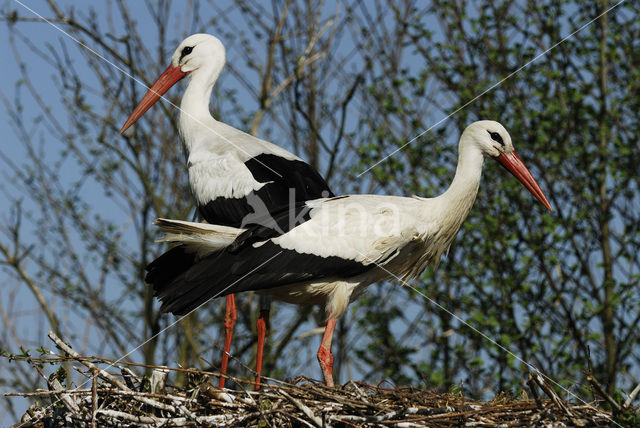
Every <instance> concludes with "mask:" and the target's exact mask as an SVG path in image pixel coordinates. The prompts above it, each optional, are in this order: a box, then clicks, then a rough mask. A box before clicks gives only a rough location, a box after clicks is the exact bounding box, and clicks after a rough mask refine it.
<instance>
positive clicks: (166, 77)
mask: <svg viewBox="0 0 640 428" xmlns="http://www.w3.org/2000/svg"><path fill="white" fill-rule="evenodd" d="M186 75H187V73H185V72H184V71H182V70H180V67H174V66H173V65H170V66H169V67H167V69H166V70H165V71H164V73H162V74H161V75H160V77H158V80H156V81H155V83H154V84H153V85H151V88H149V91H147V93H146V94H145V96H144V97H142V99H141V100H140V102H139V103H138V105H137V106H136V108H135V109H133V113H131V115H130V116H129V118H128V119H127V121H126V122H125V123H124V125H123V126H122V129H120V133H121V134H122V133H123V132H124V131H126V130H127V129H128V128H129V127H130V126H131V125H133V124H134V123H135V122H136V120H138V119H140V117H142V115H143V114H145V112H146V111H147V110H149V107H151V106H152V105H153V104H154V103H155V102H156V101H158V100H159V99H160V97H162V95H163V94H164V93H165V92H167V91H168V90H169V88H170V87H172V86H173V85H175V83H176V82H177V81H178V80H180V79H182V78H183V77H184V76H186Z"/></svg>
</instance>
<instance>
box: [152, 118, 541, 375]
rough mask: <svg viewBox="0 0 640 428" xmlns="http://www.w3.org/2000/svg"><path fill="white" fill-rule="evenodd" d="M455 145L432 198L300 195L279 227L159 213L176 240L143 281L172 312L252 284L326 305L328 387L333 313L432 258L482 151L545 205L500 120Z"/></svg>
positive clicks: (474, 178) (477, 127) (472, 191)
mask: <svg viewBox="0 0 640 428" xmlns="http://www.w3.org/2000/svg"><path fill="white" fill-rule="evenodd" d="M458 150H459V155H458V166H457V169H456V173H455V176H454V179H453V182H452V183H451V185H450V186H449V189H448V190H447V191H446V192H444V193H443V194H441V195H440V196H438V197H435V198H421V197H417V196H414V197H410V198H409V197H398V196H380V195H348V196H339V197H332V198H322V199H317V200H312V201H307V202H305V203H303V204H301V206H300V207H299V212H300V213H301V215H302V216H303V219H304V220H306V221H303V222H302V223H301V224H299V225H297V226H295V227H294V228H292V229H291V230H289V231H287V232H285V233H275V232H273V230H268V231H265V230H264V227H261V226H251V227H247V228H242V229H234V228H228V227H223V226H218V225H199V224H196V223H186V222H180V223H178V222H175V221H172V220H164V219H160V220H158V221H157V224H158V225H159V226H160V228H161V229H162V230H163V231H164V232H165V234H166V235H165V238H164V239H165V240H167V241H170V242H173V243H176V244H178V245H177V246H176V247H174V248H172V249H171V250H169V251H167V252H166V253H164V254H163V255H161V256H160V257H159V258H157V259H156V260H155V261H153V262H152V263H150V264H149V265H148V266H147V276H146V281H147V282H148V283H149V284H151V285H152V286H153V289H154V291H155V295H156V296H157V297H158V298H159V299H160V300H161V301H162V308H163V310H166V311H169V312H173V313H176V314H183V313H186V312H189V311H190V310H191V309H193V308H195V307H197V306H199V305H201V304H202V303H203V302H205V301H207V300H208V299H211V298H214V297H219V296H224V295H225V294H228V293H237V292H242V291H249V290H255V291H258V292H260V293H264V294H267V295H271V296H273V297H274V298H276V299H279V300H283V301H285V302H290V303H297V304H301V305H307V304H320V305H324V307H325V311H326V314H327V325H326V329H325V332H324V336H323V337H322V341H321V344H320V349H319V350H318V360H319V362H320V367H321V369H322V373H323V375H324V379H325V381H326V384H327V385H329V386H332V385H333V373H332V367H333V356H332V355H331V341H332V337H333V331H334V328H335V326H336V321H337V319H338V318H340V317H341V316H342V315H343V314H344V313H345V312H346V310H347V305H348V304H349V303H350V302H351V301H353V300H354V299H355V298H356V297H357V296H358V295H359V294H361V293H362V291H363V290H364V289H365V288H366V286H368V285H369V284H371V283H373V282H377V281H381V280H385V279H392V278H395V279H399V280H401V281H405V280H409V279H411V278H414V277H416V276H417V275H419V274H420V273H421V272H422V271H423V270H424V269H425V268H426V267H427V265H428V264H429V263H432V264H437V263H438V262H439V260H440V257H441V255H442V254H443V253H444V252H445V251H446V249H447V248H448V247H449V245H450V244H451V242H452V240H453V238H454V237H455V235H456V233H457V232H458V229H460V226H461V225H462V222H463V221H464V219H465V218H466V217H467V215H468V213H469V211H470V210H471V207H472V205H473V202H474V200H475V198H476V194H477V192H478V186H479V184H480V176H481V173H482V166H483V163H484V159H485V158H487V157H488V158H491V159H495V160H497V161H498V162H499V163H501V164H502V165H503V166H504V167H505V168H506V169H507V170H508V171H510V172H511V173H512V174H513V175H514V176H515V177H517V178H518V180H520V181H521V182H522V183H523V184H524V186H525V187H526V188H527V189H528V190H529V191H530V192H531V193H532V194H533V195H534V196H535V197H536V198H537V199H538V200H539V201H540V202H541V203H542V204H543V205H544V206H545V207H546V208H547V209H549V210H551V205H550V204H549V202H548V200H547V198H546V197H545V195H544V193H543V192H542V190H541V189H540V186H539V185H538V183H537V182H536V181H535V179H534V178H533V177H532V175H531V173H530V172H529V170H528V169H527V168H526V167H525V165H524V164H523V163H522V161H521V160H520V158H519V157H518V156H517V155H516V153H515V152H514V150H513V145H512V143H511V137H510V136H509V134H508V133H507V131H506V130H505V128H504V127H503V126H502V125H500V124H499V123H497V122H493V121H487V120H483V121H479V122H475V123H473V124H471V125H470V126H468V127H467V128H466V129H465V130H464V132H463V133H462V136H461V137H460V143H459V148H458ZM283 215H288V213H286V212H285V213H284V214H283Z"/></svg>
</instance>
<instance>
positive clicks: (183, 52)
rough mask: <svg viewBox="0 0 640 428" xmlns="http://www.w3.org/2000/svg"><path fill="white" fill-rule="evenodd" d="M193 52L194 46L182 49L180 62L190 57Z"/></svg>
mask: <svg viewBox="0 0 640 428" xmlns="http://www.w3.org/2000/svg"><path fill="white" fill-rule="evenodd" d="M192 50H193V46H185V47H184V49H182V52H180V61H182V58H184V57H185V56H187V55H189V54H190V53H191V51H192Z"/></svg>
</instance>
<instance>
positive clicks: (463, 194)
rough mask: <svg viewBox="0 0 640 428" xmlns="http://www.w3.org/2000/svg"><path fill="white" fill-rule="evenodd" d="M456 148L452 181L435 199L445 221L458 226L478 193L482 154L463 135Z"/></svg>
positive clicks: (482, 160) (482, 161) (482, 162)
mask: <svg viewBox="0 0 640 428" xmlns="http://www.w3.org/2000/svg"><path fill="white" fill-rule="evenodd" d="M458 150H459V152H458V167H457V168H456V174H455V176H454V178H453V181H452V182H451V185H450V186H449V188H448V189H447V191H446V192H444V193H443V194H442V195H440V196H438V197H437V198H436V199H438V200H439V202H441V207H442V211H441V212H442V214H443V215H444V216H446V218H447V221H448V222H451V223H453V224H457V225H458V227H459V225H461V224H462V222H463V221H464V219H465V218H466V217H467V215H468V214H469V211H471V207H472V206H473V203H474V201H475V199H476V195H477V194H478V186H479V185H480V176H481V175H482V165H483V164H484V156H483V155H482V152H481V151H480V149H479V148H478V147H477V146H476V145H475V144H474V143H473V141H471V140H470V139H469V140H467V139H465V136H464V135H463V137H462V138H461V139H460V145H459V149H458Z"/></svg>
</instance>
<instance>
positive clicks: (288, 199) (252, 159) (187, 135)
mask: <svg viewBox="0 0 640 428" xmlns="http://www.w3.org/2000/svg"><path fill="white" fill-rule="evenodd" d="M224 64H225V49H224V46H223V45H222V43H221V42H220V40H218V39H217V38H215V37H213V36H210V35H208V34H194V35H192V36H190V37H188V38H186V39H185V40H184V41H183V42H182V43H180V46H178V48H177V49H176V51H175V52H174V54H173V56H172V58H171V65H169V67H168V68H167V69H166V70H165V72H164V73H162V75H161V76H160V77H159V78H158V79H157V80H156V82H155V83H154V84H153V85H152V87H151V88H150V89H149V91H148V92H147V94H146V95H145V96H144V97H143V99H142V100H141V101H140V103H138V105H137V106H136V108H135V109H134V111H133V112H132V113H131V115H130V116H129V118H128V119H127V121H126V122H125V124H124V126H123V127H122V129H121V130H120V132H121V133H123V132H125V131H126V130H127V129H128V128H129V127H130V126H131V125H132V124H133V123H135V122H136V121H137V120H138V119H139V118H140V117H141V116H142V115H143V114H144V113H145V112H146V111H147V110H148V109H149V108H150V107H151V106H152V105H153V104H154V103H155V102H156V101H157V100H158V99H159V98H160V97H161V96H162V94H164V93H165V92H166V91H167V90H168V89H169V88H170V87H171V86H173V85H174V84H175V83H176V82H177V81H179V80H180V79H182V78H184V77H188V78H190V82H189V85H188V86H187V89H186V91H185V93H184V96H183V97H182V101H181V103H180V119H179V131H180V134H181V137H182V143H183V147H184V151H185V153H186V156H187V170H188V174H189V184H190V188H191V192H192V194H193V197H194V199H195V202H196V205H197V208H198V212H199V213H200V215H201V216H202V217H203V218H204V219H205V220H206V221H207V222H209V223H211V224H218V225H224V226H232V227H244V226H245V225H250V224H252V223H254V222H256V221H260V222H261V223H260V224H263V225H264V219H269V218H271V217H272V215H273V214H274V213H276V212H280V211H282V210H286V209H288V206H289V205H290V204H293V205H295V204H297V203H300V202H302V201H306V200H310V199H316V198H321V197H329V196H333V193H332V192H331V190H330V189H329V187H328V185H327V183H326V182H325V180H324V179H323V178H322V177H321V176H320V174H318V172H317V171H316V170H315V169H314V168H313V167H311V166H310V165H308V164H307V163H305V162H304V161H302V160H301V159H300V158H298V157H297V156H295V155H294V154H292V153H289V152H288V151H286V150H284V149H282V148H280V147H278V146H276V145H275V144H272V143H269V142H267V141H264V140H261V139H259V138H256V137H253V136H251V135H249V134H247V133H245V132H242V131H240V130H238V129H236V128H233V127H231V126H229V125H226V124H224V123H222V122H219V121H217V120H215V119H214V118H213V117H212V116H211V114H210V112H209V101H210V98H211V92H212V90H213V85H214V84H215V82H216V80H217V79H218V76H219V75H220V73H221V72H222V69H223V67H224ZM165 225H166V224H165ZM270 226H271V227H275V229H277V231H282V230H283V228H284V229H286V227H287V225H286V224H282V225H275V224H271V225H270ZM180 227H184V224H182V225H181V226H180ZM174 229H175V227H174ZM185 230H186V232H180V234H179V235H173V234H172V233H173V232H171V233H170V234H169V235H168V236H167V237H166V239H167V240H173V239H174V238H175V239H178V238H179V237H182V238H183V239H185V240H186V241H188V242H189V244H190V245H191V246H192V247H194V246H195V248H196V249H195V250H194V254H197V255H199V256H200V255H202V254H206V253H207V251H212V249H216V248H217V246H218V245H219V244H220V243H221V242H226V241H225V239H226V235H224V236H222V237H221V236H216V235H215V234H213V235H212V234H211V233H209V232H210V230H207V232H208V233H207V234H206V235H202V236H200V235H198V233H195V232H194V228H193V227H190V228H186V229H185ZM267 314H268V311H263V312H262V313H261V316H260V318H259V319H258V330H259V332H264V331H265V330H266V321H265V318H266V316H267ZM236 317H237V315H236V314H235V301H234V300H233V295H229V296H228V297H227V315H226V318H225V319H226V321H225V331H226V338H225V352H224V354H223V361H222V370H221V371H222V372H223V373H224V372H225V371H226V364H227V361H228V356H229V347H230V345H231V335H232V334H233V328H234V325H235V319H236ZM262 342H263V340H259V344H258V354H259V355H261V352H262V345H263V343H262ZM258 360H259V359H258ZM257 372H258V373H260V363H258V364H257ZM223 385H224V377H221V380H220V386H221V387H222V386H223Z"/></svg>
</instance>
